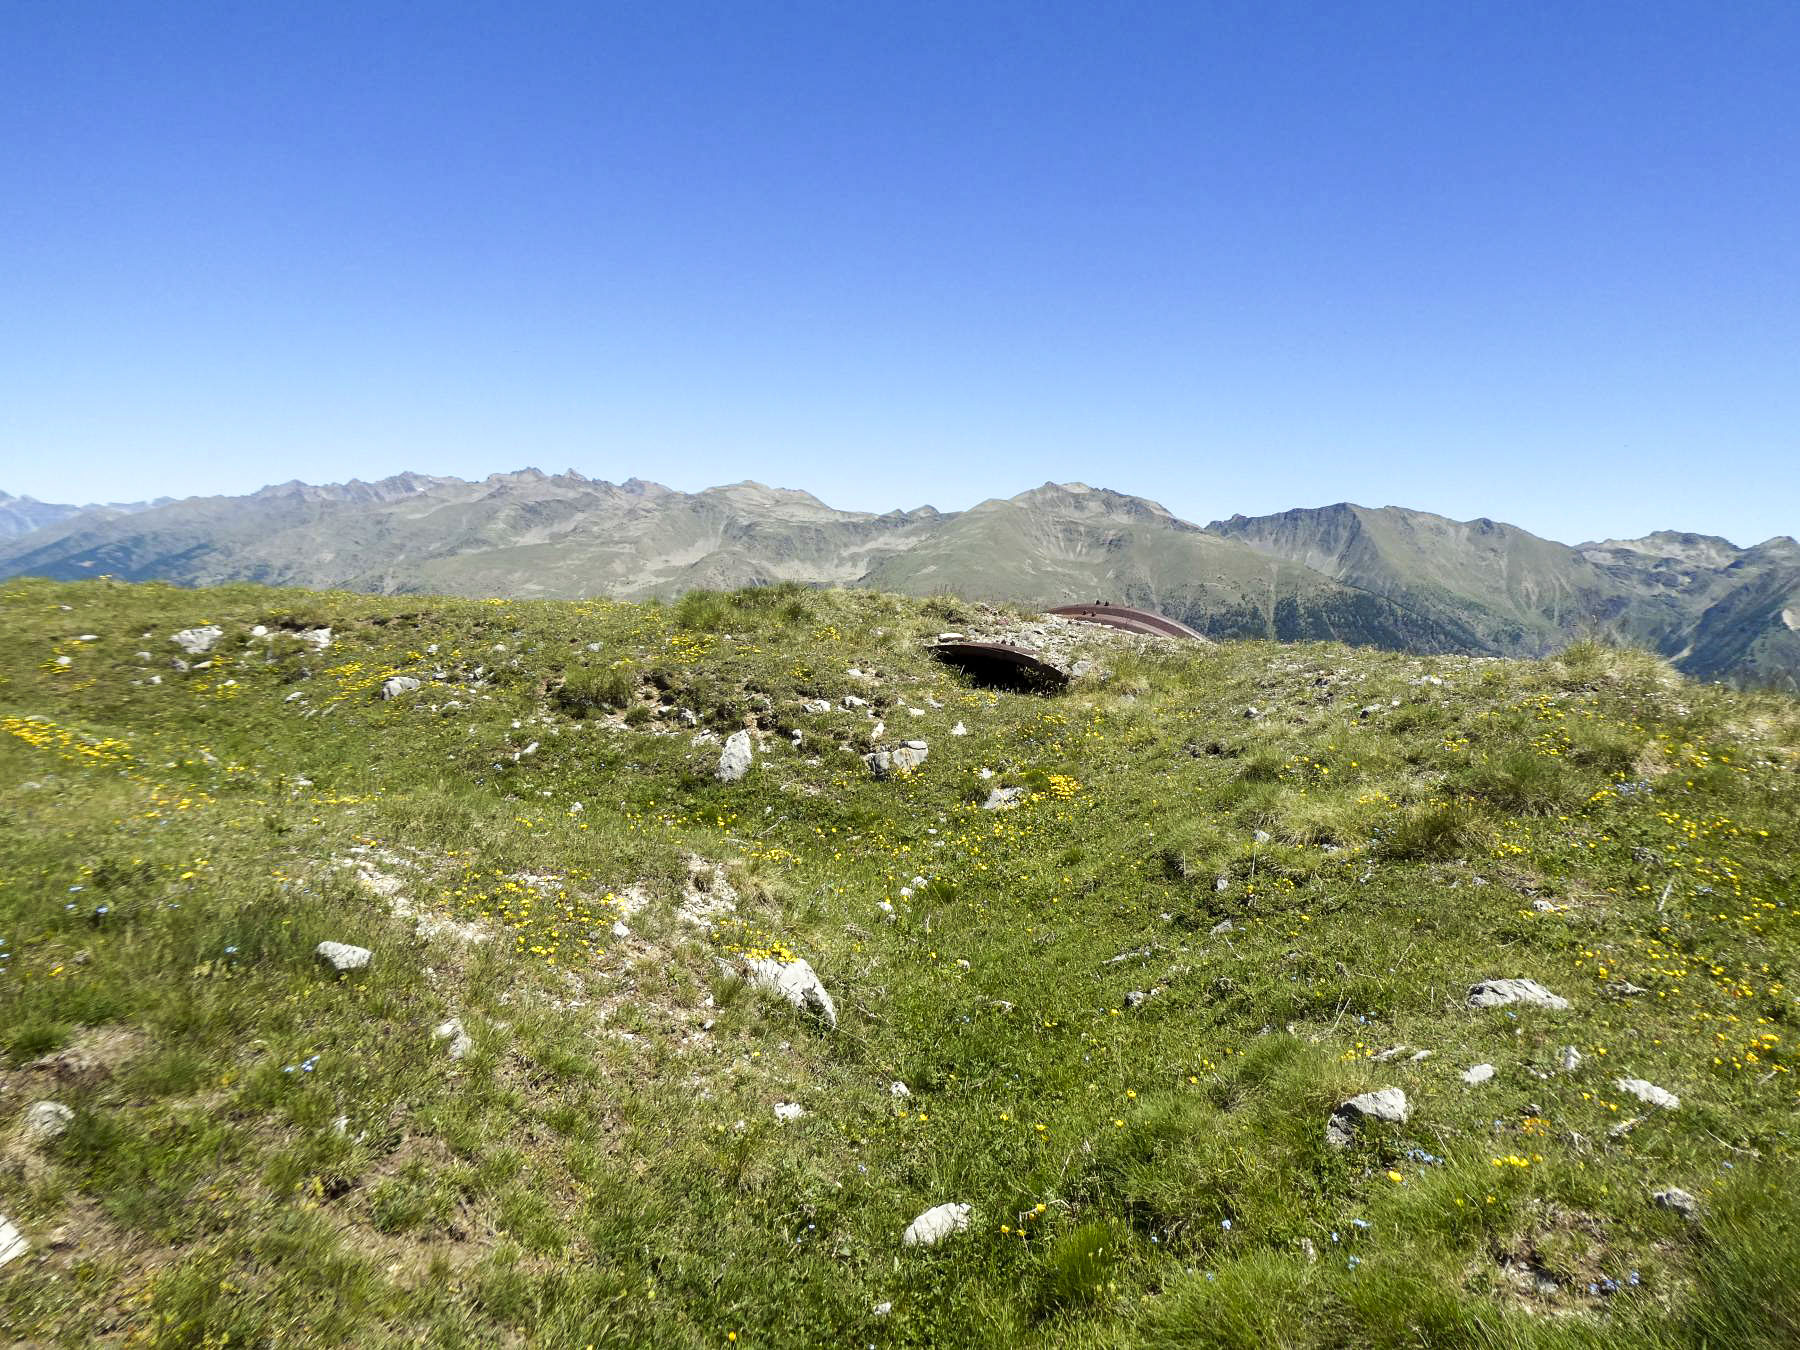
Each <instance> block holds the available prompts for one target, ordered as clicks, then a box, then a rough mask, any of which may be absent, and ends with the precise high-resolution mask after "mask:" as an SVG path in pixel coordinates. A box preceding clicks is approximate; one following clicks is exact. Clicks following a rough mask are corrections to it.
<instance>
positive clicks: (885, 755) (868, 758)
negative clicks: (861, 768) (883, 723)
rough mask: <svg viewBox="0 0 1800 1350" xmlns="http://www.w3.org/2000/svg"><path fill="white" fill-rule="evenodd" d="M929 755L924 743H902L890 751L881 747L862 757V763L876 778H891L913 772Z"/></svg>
mask: <svg viewBox="0 0 1800 1350" xmlns="http://www.w3.org/2000/svg"><path fill="white" fill-rule="evenodd" d="M930 753H931V750H930V747H928V746H927V745H926V744H925V742H924V741H902V742H901V743H900V744H899V745H897V746H895V747H894V748H893V749H891V750H890V749H888V748H887V747H885V746H883V747H881V748H879V749H876V750H874V751H872V752H871V753H869V754H866V755H864V756H863V763H864V764H867V765H868V766H869V771H870V772H871V773H873V774H874V775H875V776H876V777H877V778H891V777H893V776H894V775H895V774H902V775H904V774H909V773H911V772H913V770H915V769H917V768H918V767H919V766H920V765H921V764H923V763H924V762H925V760H926V757H927V756H928V755H930Z"/></svg>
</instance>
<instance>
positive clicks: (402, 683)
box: [381, 675, 419, 698]
mask: <svg viewBox="0 0 1800 1350" xmlns="http://www.w3.org/2000/svg"><path fill="white" fill-rule="evenodd" d="M418 687H419V682H418V681H417V680H416V679H414V678H413V677H412V676H411V675H396V676H394V677H393V678H392V679H389V680H384V681H383V682H382V685H381V696H382V697H383V698H399V697H400V695H402V694H410V693H412V691H413V690H415V689H417V688H418Z"/></svg>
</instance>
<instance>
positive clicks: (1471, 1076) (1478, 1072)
mask: <svg viewBox="0 0 1800 1350" xmlns="http://www.w3.org/2000/svg"><path fill="white" fill-rule="evenodd" d="M1494 1073H1495V1069H1494V1066H1493V1065H1492V1064H1476V1065H1473V1066H1471V1067H1470V1068H1467V1069H1464V1070H1463V1071H1462V1080H1463V1082H1465V1083H1467V1084H1468V1085H1469V1086H1470V1087H1474V1086H1475V1085H1476V1084H1478V1083H1485V1082H1487V1080H1488V1079H1490V1078H1492V1077H1493V1076H1494Z"/></svg>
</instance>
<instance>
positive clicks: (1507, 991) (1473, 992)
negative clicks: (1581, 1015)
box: [1469, 980, 1569, 1011]
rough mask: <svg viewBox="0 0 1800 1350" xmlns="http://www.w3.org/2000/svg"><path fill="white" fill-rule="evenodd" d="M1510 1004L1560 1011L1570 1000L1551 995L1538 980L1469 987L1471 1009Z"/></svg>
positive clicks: (1482, 984)
mask: <svg viewBox="0 0 1800 1350" xmlns="http://www.w3.org/2000/svg"><path fill="white" fill-rule="evenodd" d="M1508 1003H1527V1004H1530V1005H1532V1006H1533V1007H1538V1008H1554V1009H1557V1010H1558V1011H1560V1010H1562V1009H1565V1008H1567V1007H1568V1006H1569V1000H1568V999H1566V998H1563V997H1562V996H1560V995H1558V994H1553V993H1551V992H1550V991H1549V990H1548V989H1546V988H1544V986H1543V985H1541V984H1539V983H1538V982H1537V981H1536V980H1483V981H1482V982H1481V983H1480V984H1476V985H1471V986H1470V987H1469V1006H1470V1007H1471V1008H1499V1007H1504V1006H1505V1005H1506V1004H1508Z"/></svg>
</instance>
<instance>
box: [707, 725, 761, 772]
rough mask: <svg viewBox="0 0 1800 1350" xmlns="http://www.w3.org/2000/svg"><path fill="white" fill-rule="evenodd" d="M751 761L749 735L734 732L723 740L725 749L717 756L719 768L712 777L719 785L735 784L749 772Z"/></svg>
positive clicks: (742, 732) (743, 732) (746, 732)
mask: <svg viewBox="0 0 1800 1350" xmlns="http://www.w3.org/2000/svg"><path fill="white" fill-rule="evenodd" d="M752 759H753V755H752V754H751V751H750V733H749V732H748V731H734V732H732V733H731V735H730V736H728V737H726V739H725V749H724V750H722V751H721V752H720V754H719V767H718V770H717V772H716V773H715V774H714V777H716V778H717V779H718V780H719V781H720V782H721V783H735V782H737V781H738V779H740V778H742V777H743V776H744V775H745V774H747V773H749V772H750V763H751V760H752Z"/></svg>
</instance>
